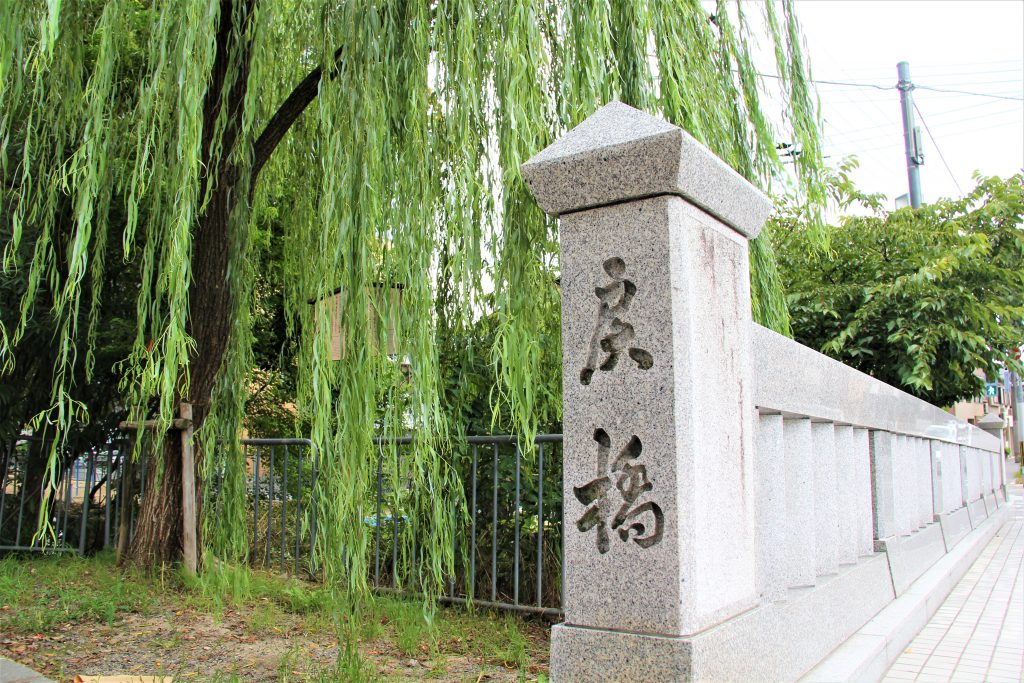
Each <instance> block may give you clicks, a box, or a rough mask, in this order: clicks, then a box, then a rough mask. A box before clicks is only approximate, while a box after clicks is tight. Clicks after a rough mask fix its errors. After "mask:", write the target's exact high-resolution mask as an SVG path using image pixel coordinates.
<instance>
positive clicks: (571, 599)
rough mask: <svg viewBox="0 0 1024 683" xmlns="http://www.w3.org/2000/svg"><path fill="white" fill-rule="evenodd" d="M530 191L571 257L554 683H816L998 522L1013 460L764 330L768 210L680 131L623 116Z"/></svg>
mask: <svg viewBox="0 0 1024 683" xmlns="http://www.w3.org/2000/svg"><path fill="white" fill-rule="evenodd" d="M522 171H523V176H524V178H525V179H526V181H527V183H528V184H529V185H530V187H531V188H532V189H533V191H534V193H535V195H536V197H537V198H538V201H539V202H540V204H541V206H542V208H544V209H545V210H546V211H547V212H548V213H551V214H555V215H558V217H559V235H560V240H561V269H562V273H561V275H562V280H561V282H562V303H563V316H562V338H563V385H564V394H563V395H564V402H565V404H564V415H563V422H564V432H565V446H564V456H563V500H564V504H563V514H564V518H565V522H566V529H565V540H564V545H563V552H564V554H563V558H564V559H563V562H564V566H565V569H566V572H565V586H564V591H565V600H564V609H565V617H566V622H565V623H564V624H559V625H557V626H555V627H554V628H553V629H552V637H551V677H552V680H553V681H554V683H568V682H571V681H581V682H582V681H597V680H603V681H638V680H644V681H689V680H793V679H796V678H799V677H800V676H801V675H803V674H804V673H805V672H807V671H808V670H809V669H810V668H811V667H813V666H814V665H815V664H816V663H817V662H818V661H820V660H821V658H822V657H825V656H826V655H827V654H828V653H830V652H832V651H834V650H835V649H836V648H837V647H838V646H839V645H840V644H842V643H843V641H844V640H846V639H848V638H850V637H851V636H852V635H853V634H854V633H855V632H856V631H857V629H859V628H861V627H862V626H863V625H864V624H865V623H867V622H868V621H869V620H870V619H872V617H874V616H875V615H876V614H878V612H879V611H880V610H882V609H883V608H884V607H885V606H886V605H887V604H889V603H890V602H891V601H892V600H893V599H894V598H895V597H896V596H898V595H902V594H904V593H905V592H907V591H908V590H910V589H911V586H912V585H913V584H914V582H915V581H917V580H918V578H919V577H920V576H921V575H922V574H923V573H924V572H926V571H927V569H928V568H929V567H931V566H933V565H934V564H935V563H936V562H937V561H938V560H939V559H940V558H941V557H942V556H943V555H944V554H945V553H946V552H948V550H949V548H951V547H953V545H955V544H956V543H958V542H959V541H960V540H962V539H963V538H965V536H966V534H967V533H969V532H970V530H971V529H972V528H977V525H978V524H980V523H982V521H983V520H984V519H985V518H986V517H988V516H990V515H992V514H993V513H994V512H996V511H997V507H998V500H997V497H996V496H994V495H993V494H992V491H993V490H994V488H995V486H996V481H997V480H998V476H999V473H998V471H997V469H996V467H997V465H998V464H1000V461H999V460H998V457H997V455H996V454H997V453H998V451H999V448H1000V444H999V443H998V440H997V439H995V438H994V437H993V436H991V435H990V434H987V433H985V432H983V431H981V430H979V429H976V428H974V427H972V426H970V425H968V424H966V423H964V422H962V421H959V420H957V419H956V418H954V417H953V416H952V415H950V414H949V413H946V412H945V411H942V410H940V409H939V408H936V407H935V406H931V405H929V404H927V403H925V402H923V401H920V400H918V399H916V398H913V397H911V396H909V395H907V394H906V393H904V392H902V391H899V390H898V389H895V388H894V387H891V386H888V385H886V384H884V383H882V382H879V381H877V380H875V379H873V378H871V377H868V376H867V375H865V374H863V373H860V372H857V371H856V370H853V369H851V368H849V367H846V366H844V365H842V364H841V363H838V362H836V361H834V360H832V359H829V358H827V357H825V356H823V355H822V354H820V353H817V352H816V351H814V350H812V349H808V348H806V347H803V346H801V345H800V344H797V343H796V342H794V341H793V340H791V339H787V338H785V337H782V336H780V335H778V334H775V333H774V332H771V331H769V330H766V329H764V328H763V327H761V326H759V325H756V324H754V323H753V322H752V321H751V319H750V290H749V257H748V245H747V240H748V239H750V238H753V237H755V236H756V235H757V233H758V231H759V230H760V228H761V225H762V223H763V222H764V220H765V218H766V217H767V215H768V213H769V212H770V210H771V202H770V201H768V199H767V198H766V197H764V196H763V195H761V194H760V193H759V192H758V191H757V190H756V189H755V188H753V187H752V186H751V185H749V183H746V182H745V181H744V180H743V179H742V178H740V177H739V176H738V175H737V174H736V173H735V172H733V171H732V170H731V169H729V168H728V167H727V166H726V165H725V164H723V163H722V162H721V161H720V160H718V159H716V158H715V157H714V156H712V155H711V154H710V153H709V152H708V151H707V150H706V149H705V148H704V147H702V146H701V145H699V144H698V143H697V142H696V141H695V140H693V138H691V137H690V136H688V135H687V134H686V133H684V132H683V131H682V130H680V129H678V128H676V127H675V126H672V125H670V124H668V123H665V122H664V121H661V120H658V119H655V118H653V117H651V116H648V115H646V114H643V113H641V112H639V111H637V110H635V109H632V108H630V107H627V106H625V105H622V104H619V103H613V104H610V105H608V106H606V107H604V108H602V109H601V110H599V111H598V112H597V113H595V114H594V115H593V116H591V117H590V118H588V119H587V120H586V121H584V122H583V123H582V124H580V125H579V126H578V127H577V128H575V129H573V130H572V131H571V132H570V133H568V134H567V135H565V136H564V137H562V138H561V139H560V140H558V141H557V142H555V143H554V144H553V145H551V146H550V147H549V148H547V149H546V150H544V151H542V152H541V153H540V154H538V155H537V156H536V157H535V158H534V159H532V160H531V161H530V162H528V163H527V164H526V165H524V166H523V169H522ZM752 359H756V360H757V362H753V360H752ZM965 503H967V504H966V505H965Z"/></svg>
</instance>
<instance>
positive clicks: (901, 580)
mask: <svg viewBox="0 0 1024 683" xmlns="http://www.w3.org/2000/svg"><path fill="white" fill-rule="evenodd" d="M875 548H876V549H878V550H881V551H884V552H885V554H886V556H887V557H888V558H889V570H890V571H891V573H892V587H893V590H895V591H896V595H897V596H900V595H903V594H904V593H905V592H906V591H907V588H909V587H910V584H912V583H913V582H914V581H916V580H917V579H918V578H919V577H920V576H921V574H924V573H925V572H926V571H928V568H929V567H931V566H932V565H933V564H935V563H936V562H938V561H939V559H940V558H941V557H942V556H943V555H945V554H946V543H945V540H944V539H943V536H942V527H941V526H940V525H939V524H936V523H934V522H933V523H931V524H929V525H928V526H926V527H924V528H923V529H918V530H917V531H915V532H914V533H912V534H909V535H907V536H897V537H895V538H887V539H885V540H883V541H876V542H875Z"/></svg>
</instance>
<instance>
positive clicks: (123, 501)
mask: <svg viewBox="0 0 1024 683" xmlns="http://www.w3.org/2000/svg"><path fill="white" fill-rule="evenodd" d="M137 438H138V436H137V435H135V436H133V437H132V438H131V439H129V445H128V448H127V451H128V452H127V454H124V453H122V454H121V479H122V481H124V484H122V485H121V493H120V494H119V499H118V501H117V504H118V506H119V507H120V508H121V515H120V519H121V524H120V527H119V528H118V530H117V561H118V563H120V562H121V559H122V558H123V557H124V556H125V553H127V552H128V534H129V532H130V530H131V529H130V527H131V499H132V484H133V483H134V479H135V463H134V462H132V458H133V457H134V455H135V440H136V439H137Z"/></svg>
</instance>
